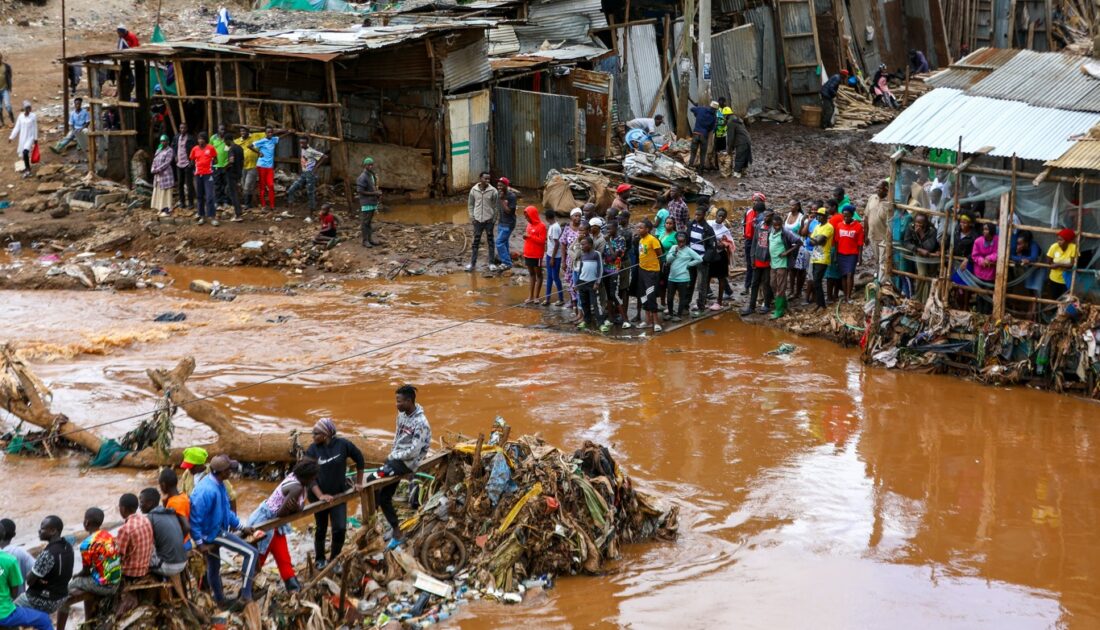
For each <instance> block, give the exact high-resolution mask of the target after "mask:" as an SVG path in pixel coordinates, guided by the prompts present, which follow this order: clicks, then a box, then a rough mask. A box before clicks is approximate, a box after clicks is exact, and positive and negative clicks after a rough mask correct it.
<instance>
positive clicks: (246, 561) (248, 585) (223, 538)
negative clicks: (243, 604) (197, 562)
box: [206, 532, 260, 602]
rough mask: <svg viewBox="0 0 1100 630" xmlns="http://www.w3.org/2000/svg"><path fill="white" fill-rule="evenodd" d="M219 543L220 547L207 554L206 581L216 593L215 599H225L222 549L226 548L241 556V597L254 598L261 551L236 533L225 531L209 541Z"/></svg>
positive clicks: (221, 600)
mask: <svg viewBox="0 0 1100 630" xmlns="http://www.w3.org/2000/svg"><path fill="white" fill-rule="evenodd" d="M207 542H209V543H210V544H213V545H217V546H218V548H219V549H217V550H215V551H213V552H212V553H207V554H206V582H207V584H209V585H210V591H211V593H213V594H214V601H216V602H223V601H225V591H223V590H222V559H221V556H220V555H219V553H218V552H219V550H220V549H226V550H228V551H230V552H232V553H235V554H238V555H239V556H240V557H241V572H242V576H241V577H242V579H241V594H240V597H241V599H244V600H251V599H252V580H253V579H254V578H255V577H256V565H257V563H258V562H259V557H260V552H259V551H257V550H256V548H255V547H253V546H252V545H250V544H248V543H246V542H245V541H243V540H241V539H240V538H239V537H238V536H236V535H235V534H230V533H228V532H227V533H223V534H221V535H220V536H218V537H217V538H215V539H214V540H210V541H207Z"/></svg>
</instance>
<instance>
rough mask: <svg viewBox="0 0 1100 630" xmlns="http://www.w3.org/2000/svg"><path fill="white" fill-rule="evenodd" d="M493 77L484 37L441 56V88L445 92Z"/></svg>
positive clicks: (487, 43)
mask: <svg viewBox="0 0 1100 630" xmlns="http://www.w3.org/2000/svg"><path fill="white" fill-rule="evenodd" d="M492 77H493V70H492V69H491V68H490V67H489V42H488V41H486V39H485V38H484V37H479V38H478V40H477V41H475V42H474V43H472V44H470V45H469V46H466V47H465V48H460V49H458V50H456V51H453V52H451V53H448V54H447V56H446V57H444V58H443V89H444V90H445V91H447V92H450V91H451V90H456V89H458V88H460V87H463V86H466V85H470V84H471V83H481V82H482V81H488V80H489V79H491V78H492Z"/></svg>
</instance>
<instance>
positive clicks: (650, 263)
mask: <svg viewBox="0 0 1100 630" xmlns="http://www.w3.org/2000/svg"><path fill="white" fill-rule="evenodd" d="M660 249H661V241H658V240H657V239H656V237H654V236H653V235H652V234H646V235H645V236H643V237H642V238H640V239H638V266H639V267H640V268H642V269H643V270H645V271H660V270H661V259H660V258H659V257H658V256H657V252H658V251H660Z"/></svg>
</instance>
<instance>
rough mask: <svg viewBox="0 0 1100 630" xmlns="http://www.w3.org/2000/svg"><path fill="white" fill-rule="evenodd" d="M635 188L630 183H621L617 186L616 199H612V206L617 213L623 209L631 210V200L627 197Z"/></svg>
mask: <svg viewBox="0 0 1100 630" xmlns="http://www.w3.org/2000/svg"><path fill="white" fill-rule="evenodd" d="M633 188H634V187H633V186H631V185H630V184H619V185H618V186H616V187H615V199H613V200H612V201H611V207H612V208H613V209H614V210H615V214H618V213H620V212H622V211H623V210H630V202H629V201H628V200H627V197H628V196H629V195H630V191H631V190H633Z"/></svg>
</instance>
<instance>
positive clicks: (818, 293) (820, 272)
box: [812, 263, 829, 308]
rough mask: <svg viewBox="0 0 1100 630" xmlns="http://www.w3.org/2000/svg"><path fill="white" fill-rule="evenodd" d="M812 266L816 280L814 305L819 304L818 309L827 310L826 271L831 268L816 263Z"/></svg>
mask: <svg viewBox="0 0 1100 630" xmlns="http://www.w3.org/2000/svg"><path fill="white" fill-rule="evenodd" d="M812 266H813V278H814V304H817V306H818V308H825V270H826V269H828V268H829V265H822V264H820V263H814V264H813V265H812Z"/></svg>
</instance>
